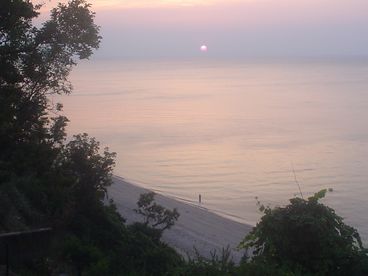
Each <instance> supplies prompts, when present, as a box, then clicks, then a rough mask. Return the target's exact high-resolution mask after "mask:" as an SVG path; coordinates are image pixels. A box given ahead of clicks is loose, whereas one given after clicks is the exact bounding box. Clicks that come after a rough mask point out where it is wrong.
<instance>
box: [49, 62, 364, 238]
mask: <svg viewBox="0 0 368 276" xmlns="http://www.w3.org/2000/svg"><path fill="white" fill-rule="evenodd" d="M70 79H71V82H72V84H73V86H74V92H73V93H72V94H71V95H69V96H62V97H57V98H54V99H53V100H54V101H60V102H62V103H63V104H64V114H65V115H66V116H67V117H68V118H69V119H70V123H69V126H68V129H67V132H68V134H69V136H70V137H71V136H72V135H74V134H77V133H82V132H87V133H89V134H90V135H91V136H93V137H96V139H97V140H99V141H100V142H101V148H103V147H105V146H108V147H109V149H110V151H114V152H116V153H117V158H116V167H115V170H114V173H115V174H116V175H118V176H121V177H123V178H124V179H125V180H127V181H130V182H132V183H134V184H137V185H140V186H143V187H146V188H149V189H152V190H154V191H156V192H159V193H162V194H164V195H166V196H170V197H174V198H176V199H178V200H182V201H185V202H188V203H191V204H195V205H201V206H202V207H203V208H208V209H209V210H210V211H213V212H215V213H217V214H219V215H222V216H225V217H227V218H229V219H233V220H236V221H240V222H244V223H249V224H252V225H255V224H256V223H257V222H258V221H259V219H260V217H261V216H262V213H261V212H260V211H259V208H258V206H257V202H261V203H262V204H264V205H268V206H270V207H276V206H284V205H286V204H287V203H288V200H289V199H290V198H293V197H295V196H296V197H303V198H308V197H310V196H312V195H313V194H314V193H316V192H318V191H320V190H321V189H329V188H331V189H332V190H333V191H332V192H328V193H327V195H326V198H325V199H323V200H322V202H323V203H324V204H327V205H328V206H330V207H331V208H334V209H335V210H336V212H337V214H338V215H340V216H342V217H343V218H344V220H345V222H346V223H347V224H349V225H351V226H353V227H355V228H357V229H358V231H359V233H360V234H361V236H362V238H363V241H364V243H365V244H367V242H368V216H367V212H368V122H367V120H368V60H367V59H365V60H364V59H362V60H360V59H358V58H356V59H347V58H345V59H334V58H324V59H322V58H321V59H317V58H314V59H308V58H306V59H295V60H286V59H279V60H276V59H275V60H261V59H260V60H246V59H244V60H243V59H239V60H235V59H232V60H227V59H210V58H193V59H157V60H154V59H151V60H132V59H109V60H102V59H96V60H90V61H87V62H82V63H80V64H79V65H78V66H77V67H76V68H75V69H74V71H73V72H72V74H71V77H70ZM199 195H201V203H199V202H198V201H199Z"/></svg>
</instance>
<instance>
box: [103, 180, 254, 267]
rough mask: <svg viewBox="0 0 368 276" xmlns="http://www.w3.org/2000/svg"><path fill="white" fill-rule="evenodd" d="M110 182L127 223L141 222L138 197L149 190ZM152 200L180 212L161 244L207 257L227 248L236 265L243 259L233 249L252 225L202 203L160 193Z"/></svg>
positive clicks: (111, 195)
mask: <svg viewBox="0 0 368 276" xmlns="http://www.w3.org/2000/svg"><path fill="white" fill-rule="evenodd" d="M113 180H114V184H113V185H111V187H109V189H108V193H109V196H110V198H113V199H114V201H115V204H116V206H117V208H118V210H119V212H120V213H121V214H122V216H123V217H124V218H125V219H126V220H127V223H128V224H129V223H132V222H136V221H140V220H141V219H142V218H141V216H140V215H138V214H137V213H136V212H135V211H134V209H135V208H137V206H136V202H137V200H138V198H139V195H140V194H142V193H145V192H148V190H147V189H145V188H142V187H139V186H136V185H133V184H131V183H128V182H126V181H124V179H123V178H120V177H117V176H114V177H113ZM155 198H156V202H157V203H159V204H161V205H162V206H164V207H166V208H170V209H172V208H177V209H178V211H179V213H180V217H179V219H178V221H177V222H176V224H175V225H174V226H173V227H172V228H171V229H169V230H166V231H165V232H164V235H163V241H164V242H166V243H167V244H169V245H170V246H172V247H174V248H175V249H176V250H177V251H178V252H179V253H181V254H183V255H184V256H186V255H187V254H189V255H192V256H193V253H194V247H195V248H196V249H197V251H198V252H199V253H200V254H201V255H202V256H204V257H210V252H211V251H212V252H213V251H214V250H216V251H217V252H221V250H222V248H225V247H227V246H230V248H231V251H232V257H233V260H234V261H235V262H238V261H239V260H240V258H241V257H242V256H243V254H244V252H239V251H237V250H236V247H237V245H238V244H239V242H240V241H241V240H242V239H243V238H244V236H245V235H246V234H247V233H248V232H249V231H250V230H251V228H252V226H250V225H246V224H242V223H239V222H236V221H233V220H230V219H227V218H224V217H222V216H219V215H217V214H215V213H212V212H210V211H208V210H207V209H206V208H205V204H202V205H201V206H199V204H198V205H195V204H189V203H184V202H181V201H178V200H176V199H173V198H170V197H167V196H163V195H160V194H157V195H156V197H155Z"/></svg>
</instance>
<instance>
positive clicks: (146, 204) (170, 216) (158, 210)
mask: <svg viewBox="0 0 368 276" xmlns="http://www.w3.org/2000/svg"><path fill="white" fill-rule="evenodd" d="M154 198H155V193H154V192H148V193H145V194H141V195H140V197H139V200H138V202H137V205H138V209H136V212H137V213H138V214H141V215H143V217H144V224H145V225H146V226H148V225H149V226H151V227H153V228H155V229H159V230H160V231H161V232H162V231H164V230H166V229H170V228H171V227H172V226H173V225H174V224H175V221H176V220H178V218H179V216H180V214H179V212H178V210H177V209H176V208H174V209H173V210H169V209H167V208H165V207H163V206H161V205H160V204H157V203H156V202H155V201H154Z"/></svg>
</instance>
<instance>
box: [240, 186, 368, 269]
mask: <svg viewBox="0 0 368 276" xmlns="http://www.w3.org/2000/svg"><path fill="white" fill-rule="evenodd" d="M326 192H327V191H326V190H322V191H320V192H318V193H316V194H315V195H314V196H312V197H310V198H308V200H304V199H302V198H293V199H291V200H290V204H289V205H287V206H285V207H276V208H274V209H271V208H270V207H264V206H263V205H261V206H260V210H261V211H263V212H264V216H263V217H262V218H261V221H260V222H259V223H258V224H257V225H256V227H254V228H253V230H252V231H251V232H250V233H249V234H248V235H247V236H246V237H245V239H244V240H243V241H242V242H241V244H240V248H246V249H252V250H253V255H254V257H253V259H252V261H251V263H253V264H260V265H267V266H269V267H270V266H272V267H275V268H279V269H281V268H282V269H284V270H285V271H292V272H294V273H300V274H308V273H309V274H318V275H348V274H350V275H367V273H368V256H367V250H366V249H364V248H363V246H362V241H361V239H360V236H359V234H358V232H357V230H356V229H354V228H353V227H350V226H348V225H346V224H345V223H344V222H343V219H342V218H341V217H340V216H338V215H337V214H336V213H335V211H334V210H333V209H331V208H329V207H327V206H325V205H323V204H322V203H320V202H319V200H320V199H321V198H323V197H324V196H325V194H326Z"/></svg>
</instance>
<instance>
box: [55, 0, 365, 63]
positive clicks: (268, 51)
mask: <svg viewBox="0 0 368 276" xmlns="http://www.w3.org/2000/svg"><path fill="white" fill-rule="evenodd" d="M89 2H90V3H92V5H93V9H94V10H95V11H96V20H97V23H98V24H99V25H100V26H101V31H102V36H103V44H102V46H101V49H100V50H99V51H98V53H97V56H99V57H112V58H113V57H140V58H145V57H150V58H155V57H191V56H200V55H208V56H214V57H235V58H236V57H253V56H255V57H262V56H266V57H268V56H275V57H283V56H324V55H328V56H350V55H353V56H368V0H242V1H241V0H238V1H237V0H156V1H155V0H91V1H89ZM54 3H56V1H51V5H54ZM202 44H206V45H207V46H208V52H207V53H201V52H200V51H199V48H200V46H201V45H202Z"/></svg>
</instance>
